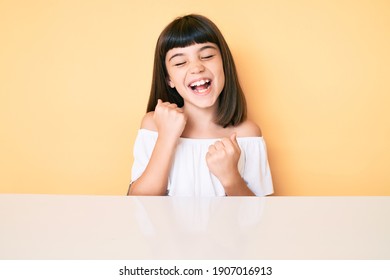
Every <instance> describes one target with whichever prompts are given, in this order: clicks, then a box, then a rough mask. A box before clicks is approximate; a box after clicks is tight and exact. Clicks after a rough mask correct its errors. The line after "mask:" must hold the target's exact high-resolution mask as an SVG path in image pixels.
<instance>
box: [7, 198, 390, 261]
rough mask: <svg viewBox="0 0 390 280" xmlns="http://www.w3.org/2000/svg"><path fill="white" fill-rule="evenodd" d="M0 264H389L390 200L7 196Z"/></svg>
mask: <svg viewBox="0 0 390 280" xmlns="http://www.w3.org/2000/svg"><path fill="white" fill-rule="evenodd" d="M0 259H3V260H4V259H92V260H93V259H106V260H107V259H116V260H118V259H224V260H225V259H269V260H278V259H300V260H302V259H352V260H358V259H390V197H266V198H255V197H222V198H189V197H125V196H123V197H119V196H69V195H10V194H2V195H0Z"/></svg>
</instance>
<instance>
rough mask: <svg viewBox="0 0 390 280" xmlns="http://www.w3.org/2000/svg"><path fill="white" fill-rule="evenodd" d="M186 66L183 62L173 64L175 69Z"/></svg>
mask: <svg viewBox="0 0 390 280" xmlns="http://www.w3.org/2000/svg"><path fill="white" fill-rule="evenodd" d="M184 64H186V63H185V62H178V63H175V64H174V65H173V66H176V67H179V66H182V65H184Z"/></svg>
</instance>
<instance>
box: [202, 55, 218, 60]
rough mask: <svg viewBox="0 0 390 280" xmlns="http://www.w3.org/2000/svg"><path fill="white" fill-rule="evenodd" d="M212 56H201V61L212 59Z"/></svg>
mask: <svg viewBox="0 0 390 280" xmlns="http://www.w3.org/2000/svg"><path fill="white" fill-rule="evenodd" d="M214 56H215V54H211V55H206V56H202V57H201V59H203V60H207V59H210V58H213V57H214Z"/></svg>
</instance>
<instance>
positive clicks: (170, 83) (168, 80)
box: [167, 78, 175, 88]
mask: <svg viewBox="0 0 390 280" xmlns="http://www.w3.org/2000/svg"><path fill="white" fill-rule="evenodd" d="M167 82H168V85H169V86H170V87H171V88H175V85H174V84H173V83H172V81H171V79H169V78H168V79H167Z"/></svg>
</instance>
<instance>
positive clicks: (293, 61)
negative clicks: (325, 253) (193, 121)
mask: <svg viewBox="0 0 390 280" xmlns="http://www.w3.org/2000/svg"><path fill="white" fill-rule="evenodd" d="M187 13H200V14H203V15H206V16H208V17H209V18H210V19H212V20H213V21H214V22H215V23H216V24H217V25H218V26H219V27H220V29H221V31H222V33H223V34H224V36H225V38H226V40H227V42H228V44H229V46H230V48H231V50H232V53H233V56H234V57H235V60H236V63H237V67H238V71H239V76H240V80H241V82H242V85H243V87H244V90H245V93H246V96H247V100H248V105H249V112H250V114H249V115H250V118H252V119H253V120H255V121H256V122H257V123H258V124H259V125H260V126H261V128H262V131H263V135H264V137H265V139H266V141H267V145H268V152H269V162H270V165H271V170H272V173H273V179H274V185H275V194H276V195H390V172H389V170H388V169H389V166H390V145H389V143H390V110H389V107H390V106H389V105H390V82H389V81H390V70H389V67H390V2H389V1H387V0H384V1H379V0H375V1H372V0H365V1H356V0H355V1H354V0H333V1H332V0H331V1H327V0H323V1H311V0H306V1H305V0H298V1H289V0H275V1H256V0H253V1H249V0H234V1H226V0H220V1H210V0H207V1H203V0H202V1H201V0H199V1H193V0H191V1H188V0H187V1H184V0H174V1H152V0H143V1H125V0H122V1H119V0H101V1H96V0H88V1H87V0H83V1H79V0H62V1H54V0H53V1H48V0H46V1H45V0H41V1H18V0H16V1H15V0H0V40H1V43H0V121H1V122H0V133H1V135H0V193H61V194H108V195H111V194H113V195H124V194H125V193H126V191H127V186H128V184H129V181H130V171H131V165H132V148H133V143H134V139H135V136H136V133H137V129H138V127H139V123H140V120H141V118H142V116H143V114H144V112H145V108H146V103H147V99H148V95H149V88H150V84H151V73H152V63H153V52H154V46H155V42H156V40H157V37H158V35H159V33H160V32H161V30H162V29H163V28H164V27H165V26H166V25H167V24H168V23H169V22H170V21H171V20H172V19H174V18H175V17H177V16H180V15H184V14H187Z"/></svg>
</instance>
